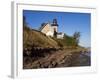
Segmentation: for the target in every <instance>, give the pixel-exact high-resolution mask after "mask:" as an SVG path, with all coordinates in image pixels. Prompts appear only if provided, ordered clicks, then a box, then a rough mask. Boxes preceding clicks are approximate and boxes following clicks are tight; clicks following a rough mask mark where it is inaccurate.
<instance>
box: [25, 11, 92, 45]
mask: <svg viewBox="0 0 100 80" xmlns="http://www.w3.org/2000/svg"><path fill="white" fill-rule="evenodd" d="M23 16H25V18H26V22H27V24H28V25H29V26H30V27H31V28H33V29H39V27H40V26H41V24H42V23H47V22H52V21H53V19H54V18H56V19H57V22H58V25H59V26H58V32H64V33H65V34H67V35H69V36H73V34H74V33H75V32H80V34H81V36H80V42H79V45H81V46H83V47H91V14H90V13H79V12H78V13H76V12H51V11H33V10H23Z"/></svg>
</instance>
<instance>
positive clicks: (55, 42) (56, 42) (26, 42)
mask: <svg viewBox="0 0 100 80" xmlns="http://www.w3.org/2000/svg"><path fill="white" fill-rule="evenodd" d="M75 44H76V43H75V40H74V39H73V38H72V37H69V36H67V35H65V36H64V39H57V38H51V37H48V36H46V35H45V34H43V33H41V32H39V31H36V30H32V29H30V28H28V27H24V29H23V46H24V48H28V47H29V48H31V47H68V46H74V45H75Z"/></svg>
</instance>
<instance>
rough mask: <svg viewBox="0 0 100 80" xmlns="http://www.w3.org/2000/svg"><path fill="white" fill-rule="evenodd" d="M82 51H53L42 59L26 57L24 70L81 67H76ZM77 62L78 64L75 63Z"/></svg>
mask: <svg viewBox="0 0 100 80" xmlns="http://www.w3.org/2000/svg"><path fill="white" fill-rule="evenodd" d="M81 51H82V50H80V49H75V50H74V49H73V50H66V49H65V50H58V51H52V52H51V53H50V54H47V55H46V56H44V57H42V58H35V59H34V58H32V57H31V58H30V57H24V59H23V60H24V62H23V65H24V66H23V69H38V68H56V67H71V66H81V65H79V64H77V65H75V64H76V63H78V62H77V59H78V58H79V57H80V54H81ZM75 61H76V63H75ZM86 66H87V65H86Z"/></svg>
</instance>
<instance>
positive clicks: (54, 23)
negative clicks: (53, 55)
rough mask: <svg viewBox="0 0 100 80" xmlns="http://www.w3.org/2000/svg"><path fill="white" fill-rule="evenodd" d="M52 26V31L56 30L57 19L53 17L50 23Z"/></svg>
mask: <svg viewBox="0 0 100 80" xmlns="http://www.w3.org/2000/svg"><path fill="white" fill-rule="evenodd" d="M51 26H52V31H53V33H54V32H58V23H57V19H53V22H52V24H51Z"/></svg>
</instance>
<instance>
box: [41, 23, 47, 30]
mask: <svg viewBox="0 0 100 80" xmlns="http://www.w3.org/2000/svg"><path fill="white" fill-rule="evenodd" d="M47 24H48V23H45V24H44V25H41V27H40V28H39V31H41V30H42V29H43V28H44V27H45V26H46V25H47Z"/></svg>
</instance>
